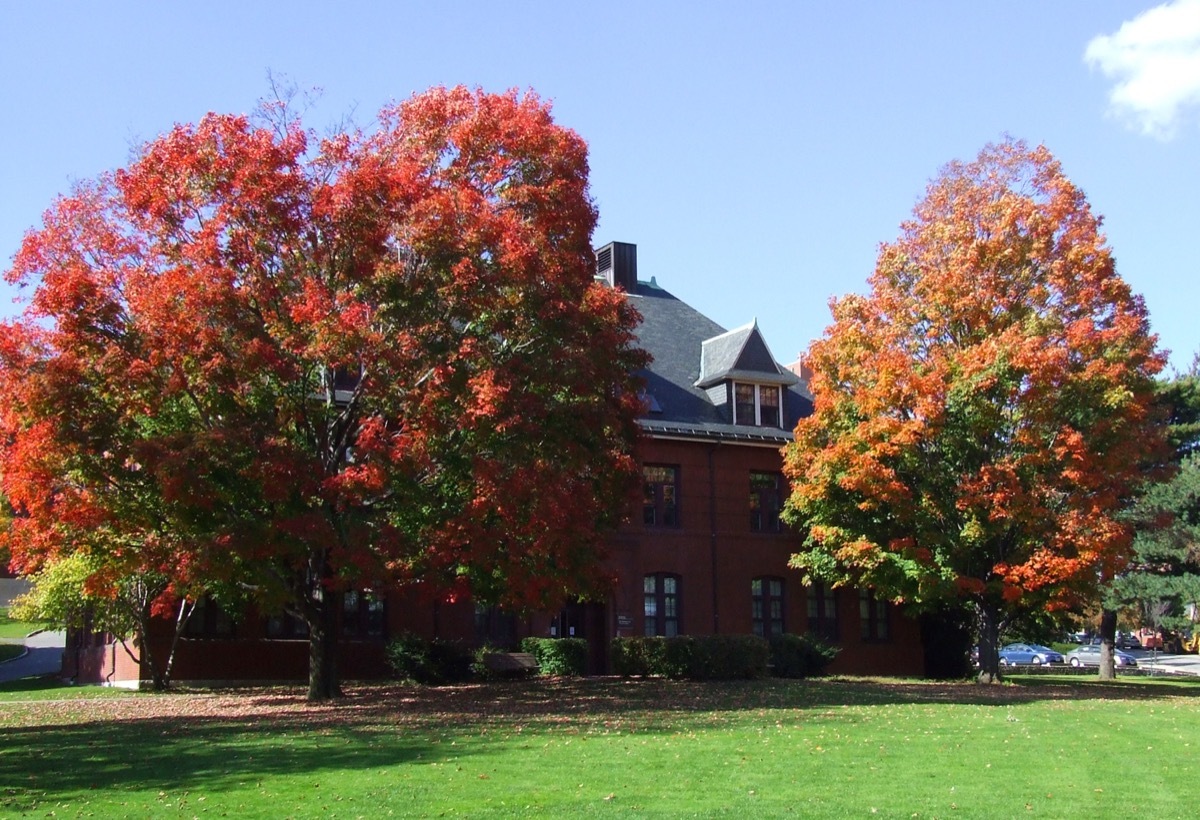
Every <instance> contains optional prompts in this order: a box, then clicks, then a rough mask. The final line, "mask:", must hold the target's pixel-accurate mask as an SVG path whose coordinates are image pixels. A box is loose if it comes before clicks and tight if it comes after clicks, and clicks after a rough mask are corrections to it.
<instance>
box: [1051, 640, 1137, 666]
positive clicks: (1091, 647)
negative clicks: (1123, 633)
mask: <svg viewBox="0 0 1200 820" xmlns="http://www.w3.org/2000/svg"><path fill="white" fill-rule="evenodd" d="M1067 663H1069V664H1071V666H1076V667H1078V666H1099V665H1100V645H1099V644H1094V643H1093V644H1087V645H1086V646H1080V647H1078V648H1076V649H1072V650H1071V651H1070V652H1068V653H1067ZM1113 663H1114V664H1116V665H1117V666H1137V659H1136V658H1134V657H1133V655H1130V654H1129V653H1128V652H1122V651H1121V650H1120V649H1114V650H1113Z"/></svg>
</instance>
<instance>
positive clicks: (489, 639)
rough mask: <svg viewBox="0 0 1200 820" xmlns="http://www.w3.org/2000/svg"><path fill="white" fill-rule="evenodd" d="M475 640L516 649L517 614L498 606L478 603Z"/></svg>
mask: <svg viewBox="0 0 1200 820" xmlns="http://www.w3.org/2000/svg"><path fill="white" fill-rule="evenodd" d="M475 640H477V641H479V642H480V643H486V644H491V645H492V646H497V647H502V648H505V649H516V648H517V616H515V615H513V614H512V613H511V612H505V611H504V610H502V609H500V608H499V607H496V606H488V605H487V604H480V603H476V604H475Z"/></svg>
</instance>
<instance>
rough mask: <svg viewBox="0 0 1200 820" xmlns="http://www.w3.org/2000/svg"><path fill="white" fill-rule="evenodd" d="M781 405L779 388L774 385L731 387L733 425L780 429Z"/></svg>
mask: <svg viewBox="0 0 1200 820" xmlns="http://www.w3.org/2000/svg"><path fill="white" fill-rule="evenodd" d="M780 405H781V401H780V395H779V386H778V385H774V384H746V383H745V382H734V385H733V423H734V424H753V425H756V426H758V427H780V426H781V424H782V423H781V418H782V416H781V414H780V411H779V408H780Z"/></svg>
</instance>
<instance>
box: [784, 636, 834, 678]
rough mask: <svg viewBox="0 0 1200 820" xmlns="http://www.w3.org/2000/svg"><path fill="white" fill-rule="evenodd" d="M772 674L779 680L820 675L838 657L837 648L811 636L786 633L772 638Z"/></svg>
mask: <svg viewBox="0 0 1200 820" xmlns="http://www.w3.org/2000/svg"><path fill="white" fill-rule="evenodd" d="M770 651H771V667H772V669H771V674H773V675H774V676H775V677H777V678H809V677H813V676H815V675H820V674H821V673H822V672H823V671H824V670H825V667H826V666H828V665H829V664H830V662H831V661H832V660H833V659H834V658H835V657H837V653H838V649H837V647H833V646H830V645H829V644H827V643H825V642H824V641H822V640H821V639H820V638H814V637H812V636H811V635H793V634H792V633H790V632H789V633H785V634H783V635H776V636H775V637H773V638H771V644H770Z"/></svg>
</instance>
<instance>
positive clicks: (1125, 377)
mask: <svg viewBox="0 0 1200 820" xmlns="http://www.w3.org/2000/svg"><path fill="white" fill-rule="evenodd" d="M831 309H832V312H833V320H834V321H833V324H832V325H830V326H829V328H827V329H826V332H825V335H824V336H823V337H822V338H821V339H820V340H818V341H816V342H815V343H814V344H813V345H812V347H811V349H810V350H809V352H808V354H807V357H806V364H807V365H808V366H809V367H810V368H811V369H812V371H813V374H814V375H813V378H812V381H811V384H810V387H811V390H812V392H813V395H814V397H815V412H814V414H813V415H812V416H810V417H809V418H806V419H804V420H802V421H801V422H800V424H799V426H798V427H797V430H796V440H795V442H794V444H792V445H790V446H789V447H788V448H787V451H786V471H787V474H788V477H789V479H790V481H791V485H792V487H793V494H792V497H791V500H790V505H789V506H790V514H791V516H792V520H793V521H795V522H796V523H797V524H800V525H806V526H809V527H811V529H810V533H811V538H810V539H809V543H808V548H807V551H806V552H804V553H801V554H799V555H797V556H795V558H794V562H795V564H796V565H797V566H800V567H801V568H802V569H807V570H809V571H811V572H818V573H820V574H823V575H826V576H830V575H831V574H832V576H833V577H831V578H827V579H828V580H834V581H841V582H848V583H863V584H867V585H870V586H873V587H874V588H875V589H876V590H877V591H879V592H881V593H882V594H885V595H890V596H891V597H893V598H894V599H902V598H903V599H906V600H913V601H916V602H917V603H920V604H934V603H936V602H938V601H940V600H946V599H954V598H968V599H971V600H976V601H981V602H989V603H990V604H991V605H994V606H995V607H1000V608H1005V607H1012V606H1020V605H1023V604H1028V603H1031V602H1035V601H1036V602H1038V603H1039V604H1040V605H1044V604H1047V603H1051V604H1053V603H1054V602H1055V601H1057V600H1065V599H1066V598H1070V597H1073V596H1075V595H1077V594H1078V593H1079V592H1081V591H1084V590H1087V589H1089V588H1091V587H1092V586H1093V585H1094V584H1095V583H1096V581H1097V579H1098V578H1099V576H1100V575H1102V574H1104V573H1111V572H1113V571H1115V569H1117V568H1119V567H1120V565H1121V563H1122V562H1123V561H1124V560H1125V557H1126V554H1127V550H1128V548H1129V544H1130V532H1129V530H1128V527H1127V526H1126V525H1124V524H1123V523H1122V522H1121V521H1120V520H1119V518H1118V517H1117V512H1118V511H1119V510H1120V509H1121V507H1122V504H1123V503H1124V501H1125V500H1126V499H1127V498H1129V496H1130V493H1131V492H1132V491H1133V490H1134V489H1135V488H1136V487H1137V486H1138V485H1139V483H1140V482H1142V481H1143V480H1144V479H1145V478H1146V474H1145V471H1144V469H1143V466H1142V465H1145V464H1147V463H1150V462H1152V461H1153V460H1154V459H1155V457H1156V455H1157V453H1158V452H1159V450H1160V449H1161V447H1162V435H1163V432H1162V429H1161V427H1160V425H1159V424H1158V423H1157V421H1156V420H1155V419H1154V418H1153V417H1152V414H1151V412H1150V400H1151V393H1152V387H1153V377H1154V375H1155V374H1157V373H1158V372H1159V370H1160V369H1161V368H1162V366H1163V356H1162V354H1161V353H1159V352H1157V351H1156V350H1155V337H1154V336H1153V335H1152V334H1151V333H1150V332H1149V325H1148V320H1147V316H1146V311H1145V307H1144V305H1143V303H1142V300H1141V299H1140V297H1138V296H1136V295H1134V294H1133V293H1131V292H1130V289H1129V287H1128V286H1127V285H1126V284H1125V282H1124V281H1122V280H1121V278H1120V277H1119V276H1118V275H1117V273H1116V269H1115V265H1114V263H1113V258H1112V254H1111V252H1110V250H1109V249H1108V247H1107V246H1106V245H1105V241H1104V237H1103V234H1102V233H1101V232H1100V219H1099V218H1098V217H1096V216H1094V215H1093V214H1092V212H1091V209H1090V208H1089V206H1088V204H1087V202H1086V200H1085V198H1084V196H1083V193H1082V192H1081V191H1080V190H1079V189H1078V188H1077V187H1076V186H1075V185H1073V184H1072V183H1071V182H1070V180H1068V179H1067V177H1066V176H1065V175H1064V174H1063V172H1062V169H1061V167H1060V166H1059V164H1058V162H1057V161H1056V160H1055V159H1054V158H1053V157H1052V156H1051V155H1050V153H1049V152H1048V151H1047V150H1046V149H1045V148H1044V147H1037V148H1029V147H1027V146H1026V145H1025V144H1023V143H1021V142H1016V141H1007V142H1004V143H1001V144H999V145H991V146H988V147H986V148H985V149H984V150H983V152H982V153H981V154H980V156H979V158H978V159H977V160H976V161H974V162H971V163H957V162H956V163H952V164H950V165H949V166H947V167H946V168H945V169H943V171H942V173H941V174H940V175H939V176H938V178H937V179H935V180H934V181H933V182H932V183H931V184H930V186H929V188H928V191H927V193H926V197H925V199H924V200H923V201H922V202H921V203H919V204H918V205H917V207H916V209H915V211H914V215H913V218H912V219H911V220H910V221H908V222H905V223H904V224H903V226H902V228H901V234H900V237H899V238H898V239H897V240H896V241H895V242H892V243H889V244H885V245H883V246H882V247H881V249H880V252H879V258H878V262H877V265H876V269H875V272H874V275H873V276H872V277H871V279H870V293H869V294H868V295H866V296H859V295H851V296H847V297H845V298H842V299H836V300H834V301H833V302H832V304H831ZM865 555H869V556H870V558H869V560H864V558H863V556H865ZM830 557H832V558H834V559H835V562H834V563H833V564H831V562H830V561H829V558H830ZM834 565H836V567H837V569H836V570H831V569H830V567H831V566H834Z"/></svg>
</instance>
